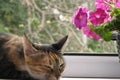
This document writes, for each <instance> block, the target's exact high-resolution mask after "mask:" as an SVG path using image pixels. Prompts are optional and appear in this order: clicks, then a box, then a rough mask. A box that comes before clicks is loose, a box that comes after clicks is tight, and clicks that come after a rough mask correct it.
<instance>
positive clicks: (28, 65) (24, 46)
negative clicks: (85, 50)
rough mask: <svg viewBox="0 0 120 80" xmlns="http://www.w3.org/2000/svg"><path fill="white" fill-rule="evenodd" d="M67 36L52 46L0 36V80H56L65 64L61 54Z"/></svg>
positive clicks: (3, 34) (17, 37)
mask: <svg viewBox="0 0 120 80" xmlns="http://www.w3.org/2000/svg"><path fill="white" fill-rule="evenodd" d="M66 40H67V36H65V37H64V38H62V39H61V40H59V41H58V42H56V43H53V44H51V45H39V44H34V43H32V42H31V41H29V40H28V38H27V37H26V36H23V37H20V36H17V35H13V34H6V33H0V78H3V79H19V80H58V79H59V78H60V76H61V73H62V72H63V71H64V68H65V62H64V59H63V57H62V53H61V52H60V50H61V48H62V46H63V45H64V43H65V42H66Z"/></svg>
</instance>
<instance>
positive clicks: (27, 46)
mask: <svg viewBox="0 0 120 80" xmlns="http://www.w3.org/2000/svg"><path fill="white" fill-rule="evenodd" d="M23 50H24V54H25V55H31V54H35V52H36V51H37V50H36V49H35V48H34V47H33V46H32V42H31V41H30V40H29V39H28V38H27V36H26V35H25V34H24V36H23Z"/></svg>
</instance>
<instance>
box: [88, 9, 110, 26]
mask: <svg viewBox="0 0 120 80" xmlns="http://www.w3.org/2000/svg"><path fill="white" fill-rule="evenodd" d="M108 18H109V14H107V13H106V12H105V10H103V9H100V8H98V9H97V10H96V11H95V12H90V17H89V19H90V22H91V23H92V24H93V25H94V26H97V25H99V24H101V23H104V20H106V19H108Z"/></svg>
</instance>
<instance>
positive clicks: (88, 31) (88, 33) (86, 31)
mask: <svg viewBox="0 0 120 80" xmlns="http://www.w3.org/2000/svg"><path fill="white" fill-rule="evenodd" d="M82 30H83V33H84V34H85V35H86V36H87V37H88V38H94V39H96V40H102V38H101V37H100V36H99V35H98V34H96V33H95V32H94V31H93V30H91V29H90V28H89V27H88V26H86V27H83V28H82Z"/></svg>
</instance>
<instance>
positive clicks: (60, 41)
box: [52, 35, 68, 51]
mask: <svg viewBox="0 0 120 80" xmlns="http://www.w3.org/2000/svg"><path fill="white" fill-rule="evenodd" d="M67 38H68V35H67V36H65V37H63V38H62V39H60V40H59V41H58V42H56V43H54V44H52V46H53V47H54V48H55V49H56V50H58V51H61V49H62V47H63V45H64V44H65V42H66V41H67Z"/></svg>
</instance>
